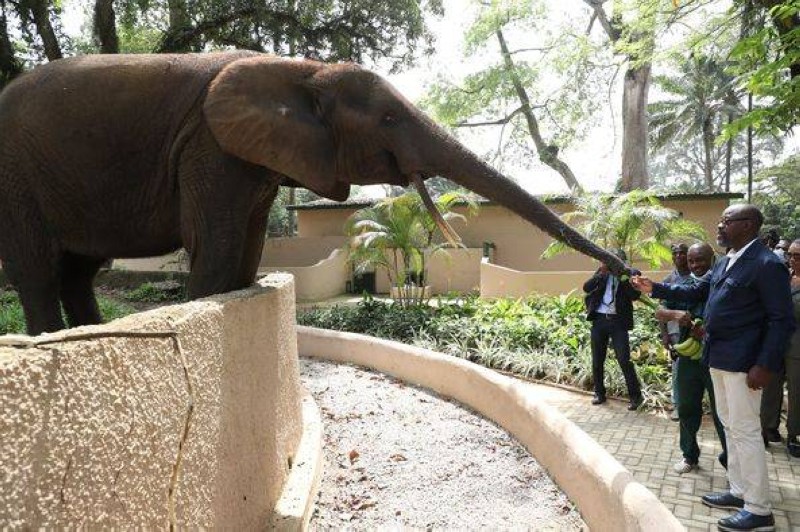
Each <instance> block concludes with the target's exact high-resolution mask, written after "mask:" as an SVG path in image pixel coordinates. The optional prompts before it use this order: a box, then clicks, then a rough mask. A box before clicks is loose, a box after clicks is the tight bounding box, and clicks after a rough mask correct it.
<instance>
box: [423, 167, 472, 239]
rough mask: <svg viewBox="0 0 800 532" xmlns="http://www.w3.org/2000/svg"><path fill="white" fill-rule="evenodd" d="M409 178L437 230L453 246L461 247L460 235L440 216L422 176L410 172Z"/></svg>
mask: <svg viewBox="0 0 800 532" xmlns="http://www.w3.org/2000/svg"><path fill="white" fill-rule="evenodd" d="M411 180H412V181H413V182H414V187H415V188H416V189H417V192H419V195H420V197H421V198H422V203H423V204H424V205H425V208H426V209H428V212H429V213H430V214H431V217H433V221H434V223H435V224H436V226H437V227H438V228H439V230H440V231H441V232H442V234H443V235H444V237H445V238H446V239H447V241H448V242H449V243H450V245H452V246H453V247H457V248H463V247H464V244H463V243H462V242H461V237H460V236H458V233H456V232H455V230H454V229H453V228H452V227H451V226H450V224H449V223H447V220H445V219H444V217H442V213H440V212H439V209H437V208H436V205H435V204H434V203H433V200H432V199H431V196H430V194H428V189H426V188H425V183H423V182H422V177H421V176H420V175H419V174H416V173H415V174H412V175H411Z"/></svg>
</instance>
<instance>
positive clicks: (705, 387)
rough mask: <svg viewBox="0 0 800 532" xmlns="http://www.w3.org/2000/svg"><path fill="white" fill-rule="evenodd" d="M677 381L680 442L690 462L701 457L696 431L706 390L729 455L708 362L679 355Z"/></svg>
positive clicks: (723, 451)
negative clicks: (706, 363) (706, 364)
mask: <svg viewBox="0 0 800 532" xmlns="http://www.w3.org/2000/svg"><path fill="white" fill-rule="evenodd" d="M675 377H676V382H677V385H678V397H679V400H678V418H680V419H679V421H680V434H681V438H680V442H681V452H682V453H683V457H684V458H685V459H686V461H687V462H688V463H690V464H696V463H697V460H698V459H699V458H700V447H699V446H698V445H697V431H699V430H700V424H701V423H702V421H703V394H705V393H706V392H708V399H709V402H710V403H711V415H712V418H713V420H714V428H715V429H716V430H717V436H718V437H719V441H720V443H722V453H723V455H727V449H728V447H727V445H726V444H725V430H724V429H723V427H722V422H721V421H720V420H719V417H717V405H716V403H715V402H714V385H713V384H712V382H711V373H710V372H709V370H708V367H707V366H704V365H703V364H702V363H701V362H700V361H699V360H690V359H688V358H683V357H681V358H679V359H678V366H677V370H676V372H675Z"/></svg>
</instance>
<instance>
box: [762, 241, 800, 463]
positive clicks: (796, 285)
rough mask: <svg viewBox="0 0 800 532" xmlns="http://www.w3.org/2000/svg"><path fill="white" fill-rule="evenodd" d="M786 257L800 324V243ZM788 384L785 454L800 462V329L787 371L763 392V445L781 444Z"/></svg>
mask: <svg viewBox="0 0 800 532" xmlns="http://www.w3.org/2000/svg"><path fill="white" fill-rule="evenodd" d="M786 257H787V258H788V260H789V270H790V272H791V291H792V304H793V305H794V317H795V320H797V321H800V239H798V240H795V241H794V242H792V243H791V244H790V245H789V246H787V252H786ZM784 382H786V387H787V391H788V402H787V409H786V450H787V452H788V453H789V454H790V455H792V456H794V457H795V458H800V442H798V441H797V437H798V436H800V329H797V330H795V332H794V335H793V336H792V340H791V345H790V347H789V350H788V351H787V352H786V366H785V371H784V372H781V373H779V374H778V375H776V378H774V379H772V381H770V383H769V384H767V386H766V387H765V388H764V395H763V396H762V398H761V427H762V433H763V435H764V444H765V445H766V444H767V442H768V441H769V442H780V441H781V435H780V432H778V425H779V424H780V421H781V418H780V415H781V405H782V403H783V384H784Z"/></svg>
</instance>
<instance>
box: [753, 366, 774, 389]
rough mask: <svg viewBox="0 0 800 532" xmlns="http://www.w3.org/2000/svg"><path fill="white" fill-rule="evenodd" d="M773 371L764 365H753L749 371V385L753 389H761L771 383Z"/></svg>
mask: <svg viewBox="0 0 800 532" xmlns="http://www.w3.org/2000/svg"><path fill="white" fill-rule="evenodd" d="M771 379H772V372H771V371H770V370H768V369H767V368H765V367H764V366H753V367H752V368H750V371H748V372H747V387H748V388H750V389H751V390H761V389H763V388H764V386H766V385H767V384H769V381H770V380H771Z"/></svg>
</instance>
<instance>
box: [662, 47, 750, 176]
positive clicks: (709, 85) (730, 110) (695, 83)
mask: <svg viewBox="0 0 800 532" xmlns="http://www.w3.org/2000/svg"><path fill="white" fill-rule="evenodd" d="M725 69H726V65H725V63H723V62H721V61H718V60H716V59H714V58H712V57H707V56H704V55H699V54H698V55H695V56H692V57H690V58H689V59H688V60H685V61H682V62H681V63H680V65H679V72H678V74H677V75H675V76H656V77H655V78H654V81H655V83H656V85H658V87H659V88H660V89H661V90H662V91H664V92H665V93H666V94H667V95H668V96H669V97H668V98H667V99H665V100H662V101H659V102H656V103H651V104H650V105H649V106H648V112H649V114H650V141H651V149H652V150H653V151H654V152H658V151H660V150H662V149H664V148H665V147H667V148H670V149H674V147H675V145H674V144H673V143H675V144H677V145H694V144H695V143H697V142H698V141H699V142H700V144H701V146H702V165H701V167H700V170H701V172H702V175H703V177H704V180H703V181H704V183H703V188H704V189H705V190H708V191H710V190H713V189H715V188H718V186H719V185H720V184H722V183H717V181H716V179H715V171H714V170H715V167H716V166H717V163H718V162H719V160H720V159H722V157H720V155H721V154H720V153H718V152H719V150H717V149H716V147H715V145H714V142H715V140H716V138H717V136H718V135H719V134H720V132H721V130H722V128H723V127H724V125H725V123H726V121H727V122H729V121H730V120H732V119H733V118H735V117H738V116H739V115H741V114H742V113H743V112H744V108H743V106H742V105H741V104H740V103H739V97H738V95H737V92H736V87H735V86H734V78H733V76H731V75H730V74H728V73H727V72H726V70H725ZM732 149H733V139H729V140H728V143H727V145H726V148H725V152H724V153H725V156H724V159H725V161H726V166H727V167H726V172H725V174H724V175H726V176H727V179H722V180H720V181H724V182H728V183H729V182H730V162H731V155H732Z"/></svg>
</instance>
